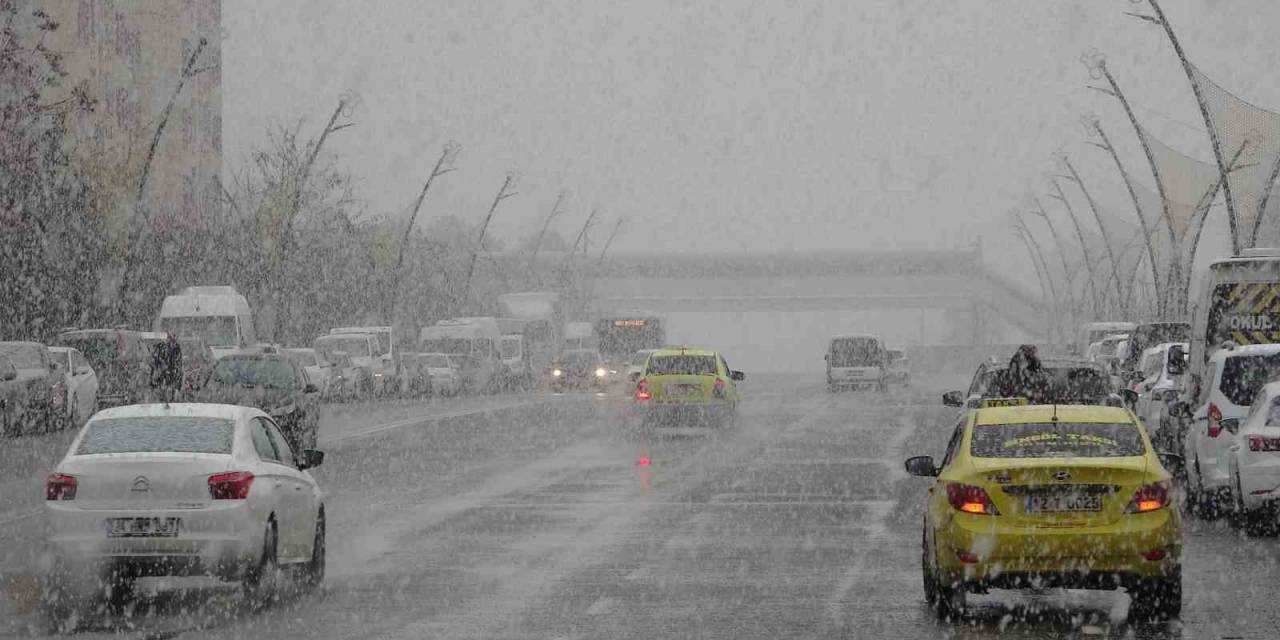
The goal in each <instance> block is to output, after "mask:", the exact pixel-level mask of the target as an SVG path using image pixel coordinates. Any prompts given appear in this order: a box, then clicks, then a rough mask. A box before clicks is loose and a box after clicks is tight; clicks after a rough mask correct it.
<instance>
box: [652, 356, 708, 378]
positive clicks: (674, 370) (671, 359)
mask: <svg viewBox="0 0 1280 640" xmlns="http://www.w3.org/2000/svg"><path fill="white" fill-rule="evenodd" d="M649 374H650V375H659V376H661V375H703V376H713V375H715V374H716V357H715V356H653V357H651V358H649Z"/></svg>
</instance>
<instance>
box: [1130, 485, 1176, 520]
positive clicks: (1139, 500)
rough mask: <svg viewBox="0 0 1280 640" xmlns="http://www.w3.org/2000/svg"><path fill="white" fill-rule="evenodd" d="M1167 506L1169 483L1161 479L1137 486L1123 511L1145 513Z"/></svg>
mask: <svg viewBox="0 0 1280 640" xmlns="http://www.w3.org/2000/svg"><path fill="white" fill-rule="evenodd" d="M1167 506H1169V483H1168V482H1165V481H1163V480H1162V481H1160V482H1153V483H1151V484H1144V485H1142V486H1141V487H1138V489H1137V491H1134V492H1133V499H1131V500H1129V506H1128V507H1125V510H1124V511H1125V513H1146V512H1148V511H1155V510H1157V509H1163V508H1164V507H1167Z"/></svg>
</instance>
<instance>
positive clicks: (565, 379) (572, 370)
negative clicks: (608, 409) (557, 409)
mask: <svg viewBox="0 0 1280 640" xmlns="http://www.w3.org/2000/svg"><path fill="white" fill-rule="evenodd" d="M610 382H611V380H610V375H609V365H608V364H607V363H606V362H605V361H604V358H603V357H602V356H601V355H600V352H599V351H596V350H595V349H569V350H567V351H565V352H563V353H561V354H560V356H559V357H557V358H556V359H555V361H554V362H552V363H551V390H552V391H555V392H561V391H564V390H565V389H597V390H598V389H603V388H605V387H607V386H609V383H610Z"/></svg>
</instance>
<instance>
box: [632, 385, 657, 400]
mask: <svg viewBox="0 0 1280 640" xmlns="http://www.w3.org/2000/svg"><path fill="white" fill-rule="evenodd" d="M651 398H653V394H652V393H649V381H648V380H640V381H639V382H637V383H636V400H649V399H651Z"/></svg>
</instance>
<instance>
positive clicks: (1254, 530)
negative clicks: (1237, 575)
mask: <svg viewBox="0 0 1280 640" xmlns="http://www.w3.org/2000/svg"><path fill="white" fill-rule="evenodd" d="M1225 420H1235V418H1226V419H1225ZM1239 422H1240V424H1239V425H1236V429H1237V431H1238V433H1237V435H1238V438H1237V442H1236V444H1234V445H1232V446H1231V448H1230V449H1228V450H1227V472H1228V474H1229V476H1230V480H1229V481H1230V483H1231V496H1232V505H1231V506H1232V509H1231V510H1232V512H1233V515H1234V516H1235V520H1236V522H1237V523H1238V524H1240V525H1241V526H1243V527H1244V530H1245V532H1246V533H1250V534H1259V533H1269V534H1275V533H1276V532H1277V531H1280V382H1272V383H1270V384H1267V385H1266V386H1264V387H1262V389H1261V390H1260V391H1259V392H1258V395H1257V397H1256V398H1254V401H1253V405H1251V406H1250V408H1249V413H1248V414H1246V415H1245V417H1244V418H1241V419H1239ZM1229 426H1230V425H1229Z"/></svg>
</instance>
